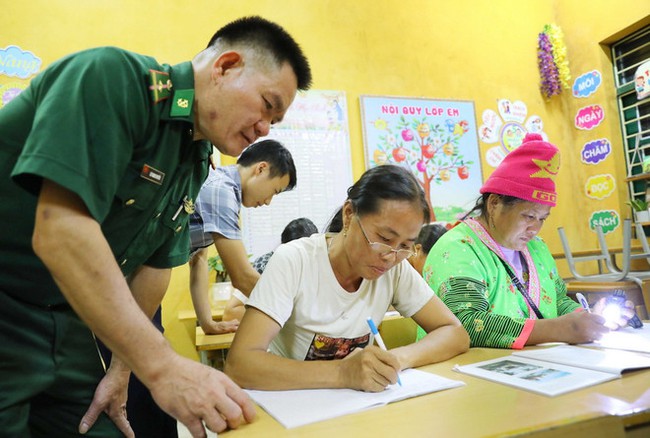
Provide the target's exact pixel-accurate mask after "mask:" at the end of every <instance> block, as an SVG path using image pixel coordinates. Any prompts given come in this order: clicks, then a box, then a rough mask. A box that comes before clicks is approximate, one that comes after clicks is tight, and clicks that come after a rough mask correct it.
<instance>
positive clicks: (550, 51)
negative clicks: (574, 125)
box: [537, 24, 571, 98]
mask: <svg viewBox="0 0 650 438" xmlns="http://www.w3.org/2000/svg"><path fill="white" fill-rule="evenodd" d="M537 65H538V67H539V75H540V79H541V83H540V90H541V92H542V94H543V95H544V96H546V97H547V98H550V97H551V96H554V95H556V94H560V93H561V92H562V90H563V89H564V90H568V89H569V87H570V85H569V82H570V81H571V73H570V72H569V61H568V59H567V54H566V46H565V45H564V36H563V34H562V30H561V29H560V28H559V26H557V25H555V24H547V25H545V26H544V30H543V32H542V33H540V34H539V39H538V44H537Z"/></svg>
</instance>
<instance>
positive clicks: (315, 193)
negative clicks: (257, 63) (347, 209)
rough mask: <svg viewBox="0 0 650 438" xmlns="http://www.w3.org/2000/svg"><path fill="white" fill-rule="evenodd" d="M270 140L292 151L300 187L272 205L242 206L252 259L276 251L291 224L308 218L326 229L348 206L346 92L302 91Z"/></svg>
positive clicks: (348, 143) (348, 141)
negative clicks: (338, 209)
mask: <svg viewBox="0 0 650 438" xmlns="http://www.w3.org/2000/svg"><path fill="white" fill-rule="evenodd" d="M265 138H273V139H275V140H278V141H280V142H281V143H282V144H283V145H284V146H285V147H286V148H287V149H289V151H291V155H292V156H293V160H294V162H295V164H296V171H297V176H298V184H297V186H296V188H295V189H293V190H292V191H290V192H286V193H281V194H280V195H277V196H275V197H274V198H273V201H272V202H271V205H269V206H264V207H258V208H242V210H241V220H242V234H243V239H244V245H245V246H246V250H247V251H248V253H249V254H252V256H251V260H253V259H254V258H255V257H259V256H260V255H262V254H265V253H267V252H269V251H272V250H274V249H275V248H276V247H277V246H278V245H279V244H280V234H281V233H282V230H283V229H284V227H285V226H286V225H287V223H289V222H290V221H291V220H293V219H296V218H299V217H307V218H309V219H311V220H312V221H313V222H314V224H316V226H317V227H318V229H319V230H321V231H322V230H323V228H324V226H325V225H326V223H327V221H328V220H329V219H330V217H331V216H332V214H333V213H334V211H335V210H336V209H337V208H338V207H340V206H341V205H342V204H343V201H344V200H345V198H346V191H347V189H348V187H350V186H351V185H352V164H351V155H350V136H349V131H348V112H347V101H346V98H345V92H343V91H325V90H311V91H308V92H305V93H299V94H298V95H297V96H296V99H295V101H294V102H293V104H292V105H291V107H290V108H289V111H287V114H286V115H285V117H284V120H283V121H282V123H280V124H278V125H276V126H274V127H273V129H272V130H271V133H270V134H269V136H268V137H265Z"/></svg>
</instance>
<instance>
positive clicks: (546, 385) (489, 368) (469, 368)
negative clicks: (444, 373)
mask: <svg viewBox="0 0 650 438" xmlns="http://www.w3.org/2000/svg"><path fill="white" fill-rule="evenodd" d="M644 368H650V356H646V355H641V354H638V353H634V352H629V351H623V350H614V349H592V348H585V347H578V346H571V345H560V346H554V347H543V348H539V349H535V350H523V351H516V352H514V353H512V354H511V355H509V356H506V357H501V358H498V359H491V360H486V361H482V362H478V363H474V364H469V365H463V366H455V367H454V370H456V371H459V372H461V373H465V374H469V375H471V376H475V377H480V378H483V379H487V380H492V381H494V382H498V383H503V384H505V385H510V386H514V387H517V388H521V389H525V390H528V391H532V392H536V393H538V394H543V395H547V396H556V395H560V394H564V393H567V392H570V391H575V390H577V389H581V388H585V387H588V386H592V385H596V384H599V383H603V382H607V381H609V380H614V379H617V378H620V377H621V375H622V374H623V373H625V372H627V371H632V370H639V369H644Z"/></svg>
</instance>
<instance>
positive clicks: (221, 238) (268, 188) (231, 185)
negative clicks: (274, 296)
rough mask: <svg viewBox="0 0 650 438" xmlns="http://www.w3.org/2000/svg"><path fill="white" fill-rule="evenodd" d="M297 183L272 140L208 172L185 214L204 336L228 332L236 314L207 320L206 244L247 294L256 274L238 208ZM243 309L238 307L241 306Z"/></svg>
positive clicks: (193, 289) (288, 156) (291, 167)
mask: <svg viewBox="0 0 650 438" xmlns="http://www.w3.org/2000/svg"><path fill="white" fill-rule="evenodd" d="M295 186H296V166H295V164H294V162H293V158H292V157H291V153H290V152H289V151H288V150H287V149H286V148H285V147H284V146H282V144H280V143H279V142H277V141H275V140H263V141H260V142H258V143H255V144H253V145H251V146H250V147H248V148H247V149H246V150H245V151H244V152H243V153H242V154H241V156H240V157H239V158H238V159H237V164H235V165H231V166H224V167H219V168H217V169H215V170H213V171H211V172H210V175H209V176H208V179H207V180H206V181H205V184H203V187H201V191H200V192H199V196H198V197H197V199H196V210H195V212H194V213H193V214H192V216H191V217H190V238H191V252H192V257H191V258H190V293H191V295H192V303H193V305H194V310H195V311H196V316H197V319H198V322H199V325H200V326H201V328H202V329H203V331H204V332H205V333H206V334H218V333H227V332H233V331H235V330H236V329H237V326H238V324H239V321H238V318H236V316H237V315H232V314H226V313H225V312H224V317H223V321H221V322H216V321H213V320H212V311H211V308H210V300H209V297H208V254H207V253H208V247H209V246H210V245H212V243H214V245H215V247H216V248H217V252H218V253H219V256H220V257H221V261H222V263H223V266H224V267H225V269H226V271H227V272H228V275H229V276H230V279H231V281H232V286H233V287H234V288H235V289H236V290H238V291H241V293H242V294H243V295H244V296H245V297H247V296H248V295H250V292H251V290H252V289H253V287H254V286H255V283H257V280H258V279H259V277H260V274H259V273H258V272H257V271H256V270H255V269H254V268H253V266H252V265H251V263H250V261H249V260H248V255H247V253H246V248H245V247H244V243H243V242H242V235H241V229H240V227H239V212H240V210H241V206H242V205H243V206H244V207H250V208H255V207H260V206H262V205H269V204H271V200H272V199H273V197H274V196H275V195H277V194H279V193H282V192H284V191H288V190H292V189H293V188H294V187H295ZM242 310H243V308H242Z"/></svg>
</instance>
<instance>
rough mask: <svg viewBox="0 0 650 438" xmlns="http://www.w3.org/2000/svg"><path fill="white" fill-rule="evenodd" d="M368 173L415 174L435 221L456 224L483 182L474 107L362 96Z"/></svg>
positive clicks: (421, 99) (429, 101) (457, 103)
mask: <svg viewBox="0 0 650 438" xmlns="http://www.w3.org/2000/svg"><path fill="white" fill-rule="evenodd" d="M360 99H361V123H362V126H363V142H364V149H365V158H366V168H368V169H369V168H372V167H375V166H379V165H382V164H397V165H400V166H403V167H406V168H407V169H409V170H411V171H412V172H413V173H414V174H415V176H416V178H417V179H418V181H420V184H421V185H422V188H423V189H424V192H425V194H426V196H427V200H428V201H429V208H430V212H431V221H432V222H446V223H448V224H449V223H454V222H456V220H458V218H459V215H462V214H463V213H464V212H466V211H467V210H469V209H470V208H472V207H473V206H474V203H475V201H476V199H477V198H478V196H479V192H478V191H479V189H480V187H481V185H482V183H483V179H482V173H481V160H480V157H479V148H478V139H477V134H476V121H475V120H476V119H475V115H474V102H471V101H459V100H440V99H425V98H407V97H390V96H361V97H360Z"/></svg>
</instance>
